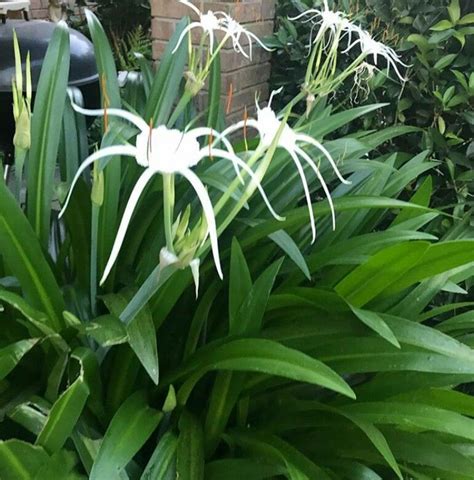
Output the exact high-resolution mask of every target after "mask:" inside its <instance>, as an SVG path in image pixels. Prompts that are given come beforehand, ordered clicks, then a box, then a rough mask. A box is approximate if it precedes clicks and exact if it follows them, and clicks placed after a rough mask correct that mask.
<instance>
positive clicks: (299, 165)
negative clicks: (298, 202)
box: [288, 150, 316, 243]
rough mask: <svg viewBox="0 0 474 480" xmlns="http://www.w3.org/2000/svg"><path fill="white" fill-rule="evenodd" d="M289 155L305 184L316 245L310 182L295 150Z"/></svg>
mask: <svg viewBox="0 0 474 480" xmlns="http://www.w3.org/2000/svg"><path fill="white" fill-rule="evenodd" d="M288 153H289V154H290V155H291V158H292V159H293V161H294V162H295V165H296V169H297V170H298V173H299V175H300V178H301V183H302V184H303V190H304V194H305V197H306V203H307V204H308V212H309V219H310V224H311V233H312V235H313V239H312V241H311V243H314V242H315V240H316V223H315V221H314V213H313V202H312V201H311V194H310V191H309V187H308V181H307V180H306V176H305V173H304V170H303V166H302V165H301V162H300V160H299V158H298V155H297V154H296V152H295V151H293V150H288Z"/></svg>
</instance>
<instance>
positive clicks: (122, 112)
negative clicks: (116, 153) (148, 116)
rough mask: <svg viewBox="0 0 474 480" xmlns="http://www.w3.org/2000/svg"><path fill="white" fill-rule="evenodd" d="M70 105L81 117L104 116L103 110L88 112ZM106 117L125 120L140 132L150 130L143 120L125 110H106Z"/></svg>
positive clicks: (77, 106)
mask: <svg viewBox="0 0 474 480" xmlns="http://www.w3.org/2000/svg"><path fill="white" fill-rule="evenodd" d="M71 104H72V108H73V109H74V110H75V111H76V112H78V113H82V115H87V116H89V117H103V116H104V115H105V110H104V109H98V110H88V109H86V108H82V107H80V106H79V105H76V104H75V103H73V102H71ZM107 115H111V116H113V117H120V118H123V119H125V120H128V121H129V122H130V123H133V124H134V125H135V126H136V127H137V128H139V129H140V130H141V131H142V132H146V131H148V130H149V128H150V127H149V126H148V125H147V123H146V122H145V120H143V118H141V117H139V116H138V115H134V114H133V113H131V112H127V111H126V110H122V109H120V108H108V109H107Z"/></svg>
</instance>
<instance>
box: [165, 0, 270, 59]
mask: <svg viewBox="0 0 474 480" xmlns="http://www.w3.org/2000/svg"><path fill="white" fill-rule="evenodd" d="M179 2H180V3H182V4H183V5H186V6H187V7H189V8H191V9H192V10H193V11H194V12H195V13H196V14H197V15H198V17H199V21H194V22H191V23H190V24H189V25H188V26H187V27H186V28H185V29H184V30H183V32H182V33H181V35H180V37H179V39H178V43H177V44H176V47H175V48H174V50H173V53H174V52H176V50H177V49H178V48H179V46H180V45H181V42H182V41H183V40H184V38H185V37H186V35H187V34H188V33H190V32H191V31H192V30H194V29H196V28H200V29H201V30H202V31H203V32H204V34H205V35H207V36H208V37H209V47H210V51H211V52H214V43H215V40H214V32H224V33H225V35H226V37H227V38H230V39H231V40H232V45H233V47H234V50H235V51H236V52H240V53H241V54H242V55H243V56H244V57H245V58H249V59H252V43H253V42H256V43H258V44H259V45H260V46H261V47H262V48H264V49H265V50H267V51H272V50H271V49H269V48H268V47H267V46H266V45H264V44H263V42H262V41H261V40H260V39H259V38H258V37H257V36H256V35H255V34H254V33H252V32H250V31H249V30H247V29H246V28H245V27H243V26H242V25H241V24H240V23H239V22H237V21H235V20H234V19H233V18H232V17H231V16H230V15H228V14H227V13H225V12H220V11H219V12H213V11H211V10H209V11H208V12H207V13H203V12H201V11H200V10H199V9H198V8H197V7H196V6H195V5H194V4H192V3H191V2H190V1H188V0H179ZM242 36H245V37H246V38H247V41H248V43H249V53H248V54H247V53H246V52H245V50H244V48H243V46H242V42H241V37H242Z"/></svg>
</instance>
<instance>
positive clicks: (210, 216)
mask: <svg viewBox="0 0 474 480" xmlns="http://www.w3.org/2000/svg"><path fill="white" fill-rule="evenodd" d="M178 173H179V174H180V175H182V176H183V177H185V178H186V180H188V182H189V183H190V184H191V186H192V187H193V188H194V190H195V192H196V194H197V196H198V198H199V201H200V202H201V205H202V209H203V211H204V216H205V218H206V222H207V228H208V231H209V237H210V239H211V249H212V255H213V257H214V263H215V265H216V270H217V273H218V274H219V277H220V278H221V279H222V278H224V275H223V273H222V268H221V261H220V258H219V243H218V240H217V226H216V219H215V217H214V209H213V207H212V203H211V199H210V198H209V194H208V193H207V190H206V187H205V186H204V184H203V183H202V182H201V180H200V179H199V177H198V176H197V175H196V174H195V173H194V172H193V171H191V170H189V169H183V170H181V171H179V172H178Z"/></svg>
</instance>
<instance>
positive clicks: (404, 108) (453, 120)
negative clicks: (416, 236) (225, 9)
mask: <svg viewBox="0 0 474 480" xmlns="http://www.w3.org/2000/svg"><path fill="white" fill-rule="evenodd" d="M330 5H331V2H330ZM332 5H333V6H334V8H338V9H341V10H343V11H345V12H347V13H348V15H349V16H350V17H351V18H352V19H354V20H355V21H357V22H358V23H360V24H361V25H362V26H364V27H365V28H367V29H368V30H369V31H371V32H373V35H374V37H376V38H377V39H380V40H382V41H384V42H386V43H388V44H389V45H391V46H392V47H394V48H395V49H396V50H397V52H399V53H400V54H401V55H402V58H403V60H404V62H405V63H406V64H408V65H411V67H410V68H409V69H408V70H407V77H408V81H407V82H406V83H405V84H403V85H402V84H400V82H399V81H398V79H397V78H396V77H395V78H394V80H391V79H387V78H386V77H385V75H383V74H382V73H381V74H379V75H376V76H375V77H374V78H373V79H372V80H371V81H369V84H368V90H367V91H366V92H359V93H358V94H357V95H356V93H357V92H355V91H354V85H353V82H352V79H351V80H350V81H348V82H347V83H346V86H345V89H342V90H341V91H340V92H339V93H338V95H336V98H335V100H336V103H340V104H341V106H345V107H347V106H349V105H351V104H357V105H363V104H366V103H370V102H374V101H380V102H387V103H388V104H389V105H388V106H386V107H384V108H383V109H381V110H380V111H377V112H374V113H373V114H372V115H368V116H366V117H364V120H363V122H362V123H361V124H359V125H358V126H359V127H362V128H364V129H367V130H370V129H372V128H376V126H377V125H396V124H406V125H413V126H417V127H420V128H421V129H422V133H421V134H414V135H410V136H407V137H403V138H401V139H400V140H396V141H395V142H394V143H393V144H392V146H393V147H395V148H396V149H402V150H404V151H410V152H412V153H416V152H418V151H419V150H420V149H427V150H429V151H430V155H431V156H432V158H433V159H436V160H439V161H440V162H441V167H440V170H439V175H437V176H436V178H435V190H436V193H435V197H434V201H435V203H436V204H438V205H444V206H446V205H451V204H454V203H457V204H458V210H457V211H458V213H460V212H465V211H468V210H469V209H470V199H471V193H472V192H473V183H472V181H473V178H472V177H473V176H472V171H471V170H472V161H473V159H474V142H473V135H474V121H473V120H474V89H473V87H474V14H473V13H472V12H473V11H474V8H473V7H474V4H473V2H472V1H470V0H468V1H463V2H461V3H459V2H458V1H457V0H454V1H453V2H451V3H449V2H447V1H445V0H434V1H424V0H421V1H418V0H365V1H364V0H362V1H357V2H352V1H349V0H342V1H340V2H332ZM308 7H316V8H322V2H319V1H313V0H308V1H304V0H283V1H279V2H278V28H277V32H276V34H275V36H274V38H273V40H272V44H273V45H274V46H275V47H276V48H277V49H278V51H277V53H276V55H275V57H274V62H273V77H272V82H273V88H277V87H279V86H285V91H286V95H287V98H289V97H291V96H292V95H294V94H295V92H296V91H297V89H298V85H297V84H298V83H299V84H301V83H302V82H301V81H300V82H297V83H294V82H292V78H299V79H301V80H302V79H303V76H304V70H305V63H306V62H305V58H306V55H307V48H306V46H307V43H308V39H309V34H310V25H309V24H302V23H301V22H293V21H291V20H289V18H288V17H292V16H295V15H297V14H298V13H299V12H300V11H303V10H304V9H306V8H308ZM285 100H286V99H285ZM459 205H462V206H459Z"/></svg>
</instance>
